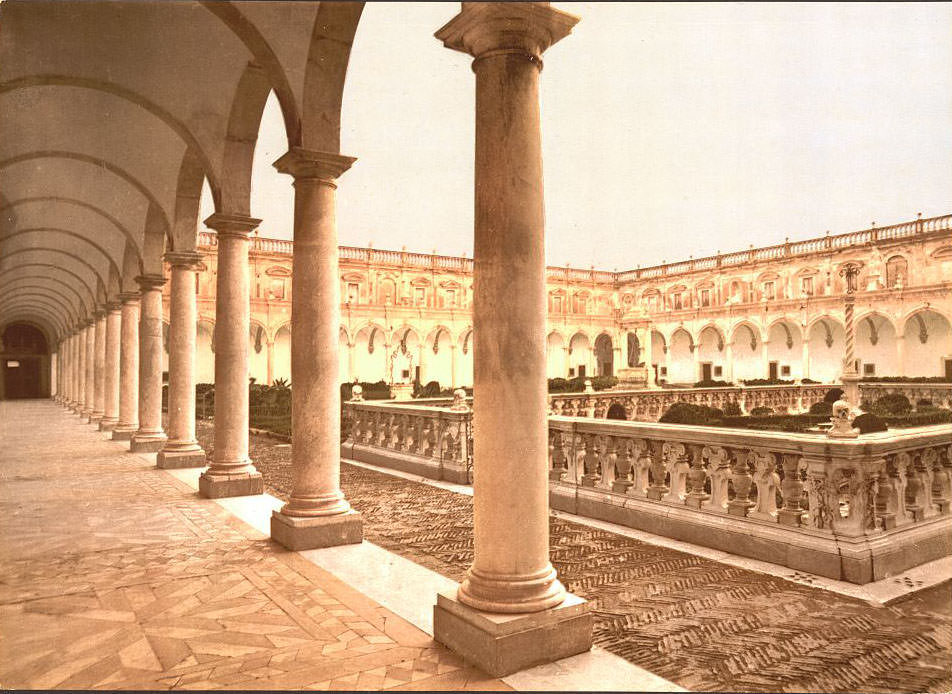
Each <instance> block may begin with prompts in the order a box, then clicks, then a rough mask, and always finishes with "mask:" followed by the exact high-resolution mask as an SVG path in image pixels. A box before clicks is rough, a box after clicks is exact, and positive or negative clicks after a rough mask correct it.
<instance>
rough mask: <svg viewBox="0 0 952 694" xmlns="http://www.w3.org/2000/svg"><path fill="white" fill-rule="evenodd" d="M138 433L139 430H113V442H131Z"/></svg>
mask: <svg viewBox="0 0 952 694" xmlns="http://www.w3.org/2000/svg"><path fill="white" fill-rule="evenodd" d="M117 426H118V425H117ZM136 431H138V429H118V428H116V429H113V430H112V440H113V441H131V440H132V437H133V436H135V435H136Z"/></svg>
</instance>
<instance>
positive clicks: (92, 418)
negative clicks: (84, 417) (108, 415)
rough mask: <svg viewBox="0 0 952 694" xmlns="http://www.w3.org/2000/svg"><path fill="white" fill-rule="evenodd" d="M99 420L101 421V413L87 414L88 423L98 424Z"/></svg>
mask: <svg viewBox="0 0 952 694" xmlns="http://www.w3.org/2000/svg"><path fill="white" fill-rule="evenodd" d="M101 421H102V415H99V414H91V415H89V423H90V424H99V423H100V422H101Z"/></svg>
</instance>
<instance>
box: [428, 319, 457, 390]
mask: <svg viewBox="0 0 952 694" xmlns="http://www.w3.org/2000/svg"><path fill="white" fill-rule="evenodd" d="M452 345H453V338H452V337H451V336H450V333H449V331H448V330H447V329H446V328H437V329H436V330H435V331H434V332H433V333H431V334H430V336H429V337H427V340H426V352H425V355H424V357H425V358H424V363H425V365H426V368H425V371H426V374H425V378H426V380H425V381H424V383H429V382H430V381H437V382H438V383H439V384H440V388H450V387H452V386H453V381H454V378H453V353H452ZM421 378H422V376H421Z"/></svg>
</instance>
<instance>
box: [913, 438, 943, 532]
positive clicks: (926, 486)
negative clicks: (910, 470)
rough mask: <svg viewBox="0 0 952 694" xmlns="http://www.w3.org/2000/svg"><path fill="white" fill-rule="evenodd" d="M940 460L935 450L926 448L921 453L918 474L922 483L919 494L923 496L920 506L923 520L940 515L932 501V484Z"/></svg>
mask: <svg viewBox="0 0 952 694" xmlns="http://www.w3.org/2000/svg"><path fill="white" fill-rule="evenodd" d="M938 459H939V455H938V452H937V451H936V449H935V448H926V449H925V450H923V451H921V452H920V453H919V461H918V463H917V464H916V472H917V473H918V474H919V481H920V482H921V483H922V487H921V489H920V492H919V493H920V494H921V495H922V502H921V503H920V506H922V511H923V513H922V517H923V518H931V517H932V516H935V515H937V514H938V511H937V510H936V506H935V504H934V502H933V499H932V489H933V485H932V482H933V479H934V478H935V465H936V463H937V462H938Z"/></svg>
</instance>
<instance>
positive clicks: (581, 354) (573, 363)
mask: <svg viewBox="0 0 952 694" xmlns="http://www.w3.org/2000/svg"><path fill="white" fill-rule="evenodd" d="M568 357H569V374H570V375H573V374H574V375H575V376H580V375H582V374H584V375H585V376H592V375H594V374H593V373H592V371H593V370H594V369H593V366H594V365H593V363H592V345H591V342H590V341H589V338H588V334H587V333H585V332H583V331H581V330H577V331H576V332H575V333H574V334H573V335H572V337H571V338H570V339H569V351H568Z"/></svg>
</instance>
